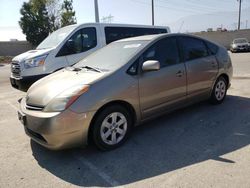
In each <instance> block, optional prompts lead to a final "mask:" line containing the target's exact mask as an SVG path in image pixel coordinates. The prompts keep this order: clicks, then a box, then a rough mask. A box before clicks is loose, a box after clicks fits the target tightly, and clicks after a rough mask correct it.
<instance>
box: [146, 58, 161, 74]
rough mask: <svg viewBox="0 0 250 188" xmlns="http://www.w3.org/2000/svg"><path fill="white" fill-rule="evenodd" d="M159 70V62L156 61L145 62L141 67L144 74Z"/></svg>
mask: <svg viewBox="0 0 250 188" xmlns="http://www.w3.org/2000/svg"><path fill="white" fill-rule="evenodd" d="M159 69H160V62H159V61H156V60H148V61H145V62H144V63H143V65H142V70H143V71H144V72H148V71H157V70H159Z"/></svg>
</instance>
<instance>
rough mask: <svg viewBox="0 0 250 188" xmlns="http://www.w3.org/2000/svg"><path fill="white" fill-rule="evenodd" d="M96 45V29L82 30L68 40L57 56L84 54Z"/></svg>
mask: <svg viewBox="0 0 250 188" xmlns="http://www.w3.org/2000/svg"><path fill="white" fill-rule="evenodd" d="M96 45H97V38H96V29H95V28H94V27H89V28H83V29H81V30H79V31H77V32H76V33H74V34H73V35H72V36H71V37H70V38H69V39H68V41H67V42H66V43H65V44H64V46H63V47H62V49H61V50H60V51H59V53H58V55H57V56H64V55H71V54H77V53H81V52H85V51H88V50H90V49H92V48H94V47H96Z"/></svg>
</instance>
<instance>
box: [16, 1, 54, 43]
mask: <svg viewBox="0 0 250 188" xmlns="http://www.w3.org/2000/svg"><path fill="white" fill-rule="evenodd" d="M20 13H21V15H22V16H21V19H20V21H19V25H20V27H21V29H22V31H23V33H24V34H25V35H26V39H27V41H29V42H30V43H31V44H33V45H38V44H39V43H40V42H42V41H43V40H44V39H45V38H46V37H47V36H48V35H49V33H50V32H51V24H50V19H49V16H48V11H47V9H46V0H30V1H29V2H24V3H23V6H22V8H21V10H20Z"/></svg>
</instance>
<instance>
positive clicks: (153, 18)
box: [152, 0, 155, 25]
mask: <svg viewBox="0 0 250 188" xmlns="http://www.w3.org/2000/svg"><path fill="white" fill-rule="evenodd" d="M154 14H155V13H154V0H152V25H155V15H154Z"/></svg>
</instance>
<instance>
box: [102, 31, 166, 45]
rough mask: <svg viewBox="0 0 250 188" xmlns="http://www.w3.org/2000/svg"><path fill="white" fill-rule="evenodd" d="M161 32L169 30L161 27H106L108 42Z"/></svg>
mask: <svg viewBox="0 0 250 188" xmlns="http://www.w3.org/2000/svg"><path fill="white" fill-rule="evenodd" d="M160 33H167V30H166V29H160V28H134V27H105V37H106V43H107V44H109V43H111V42H113V41H116V40H120V39H124V38H129V37H136V36H141V35H150V34H160Z"/></svg>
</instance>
